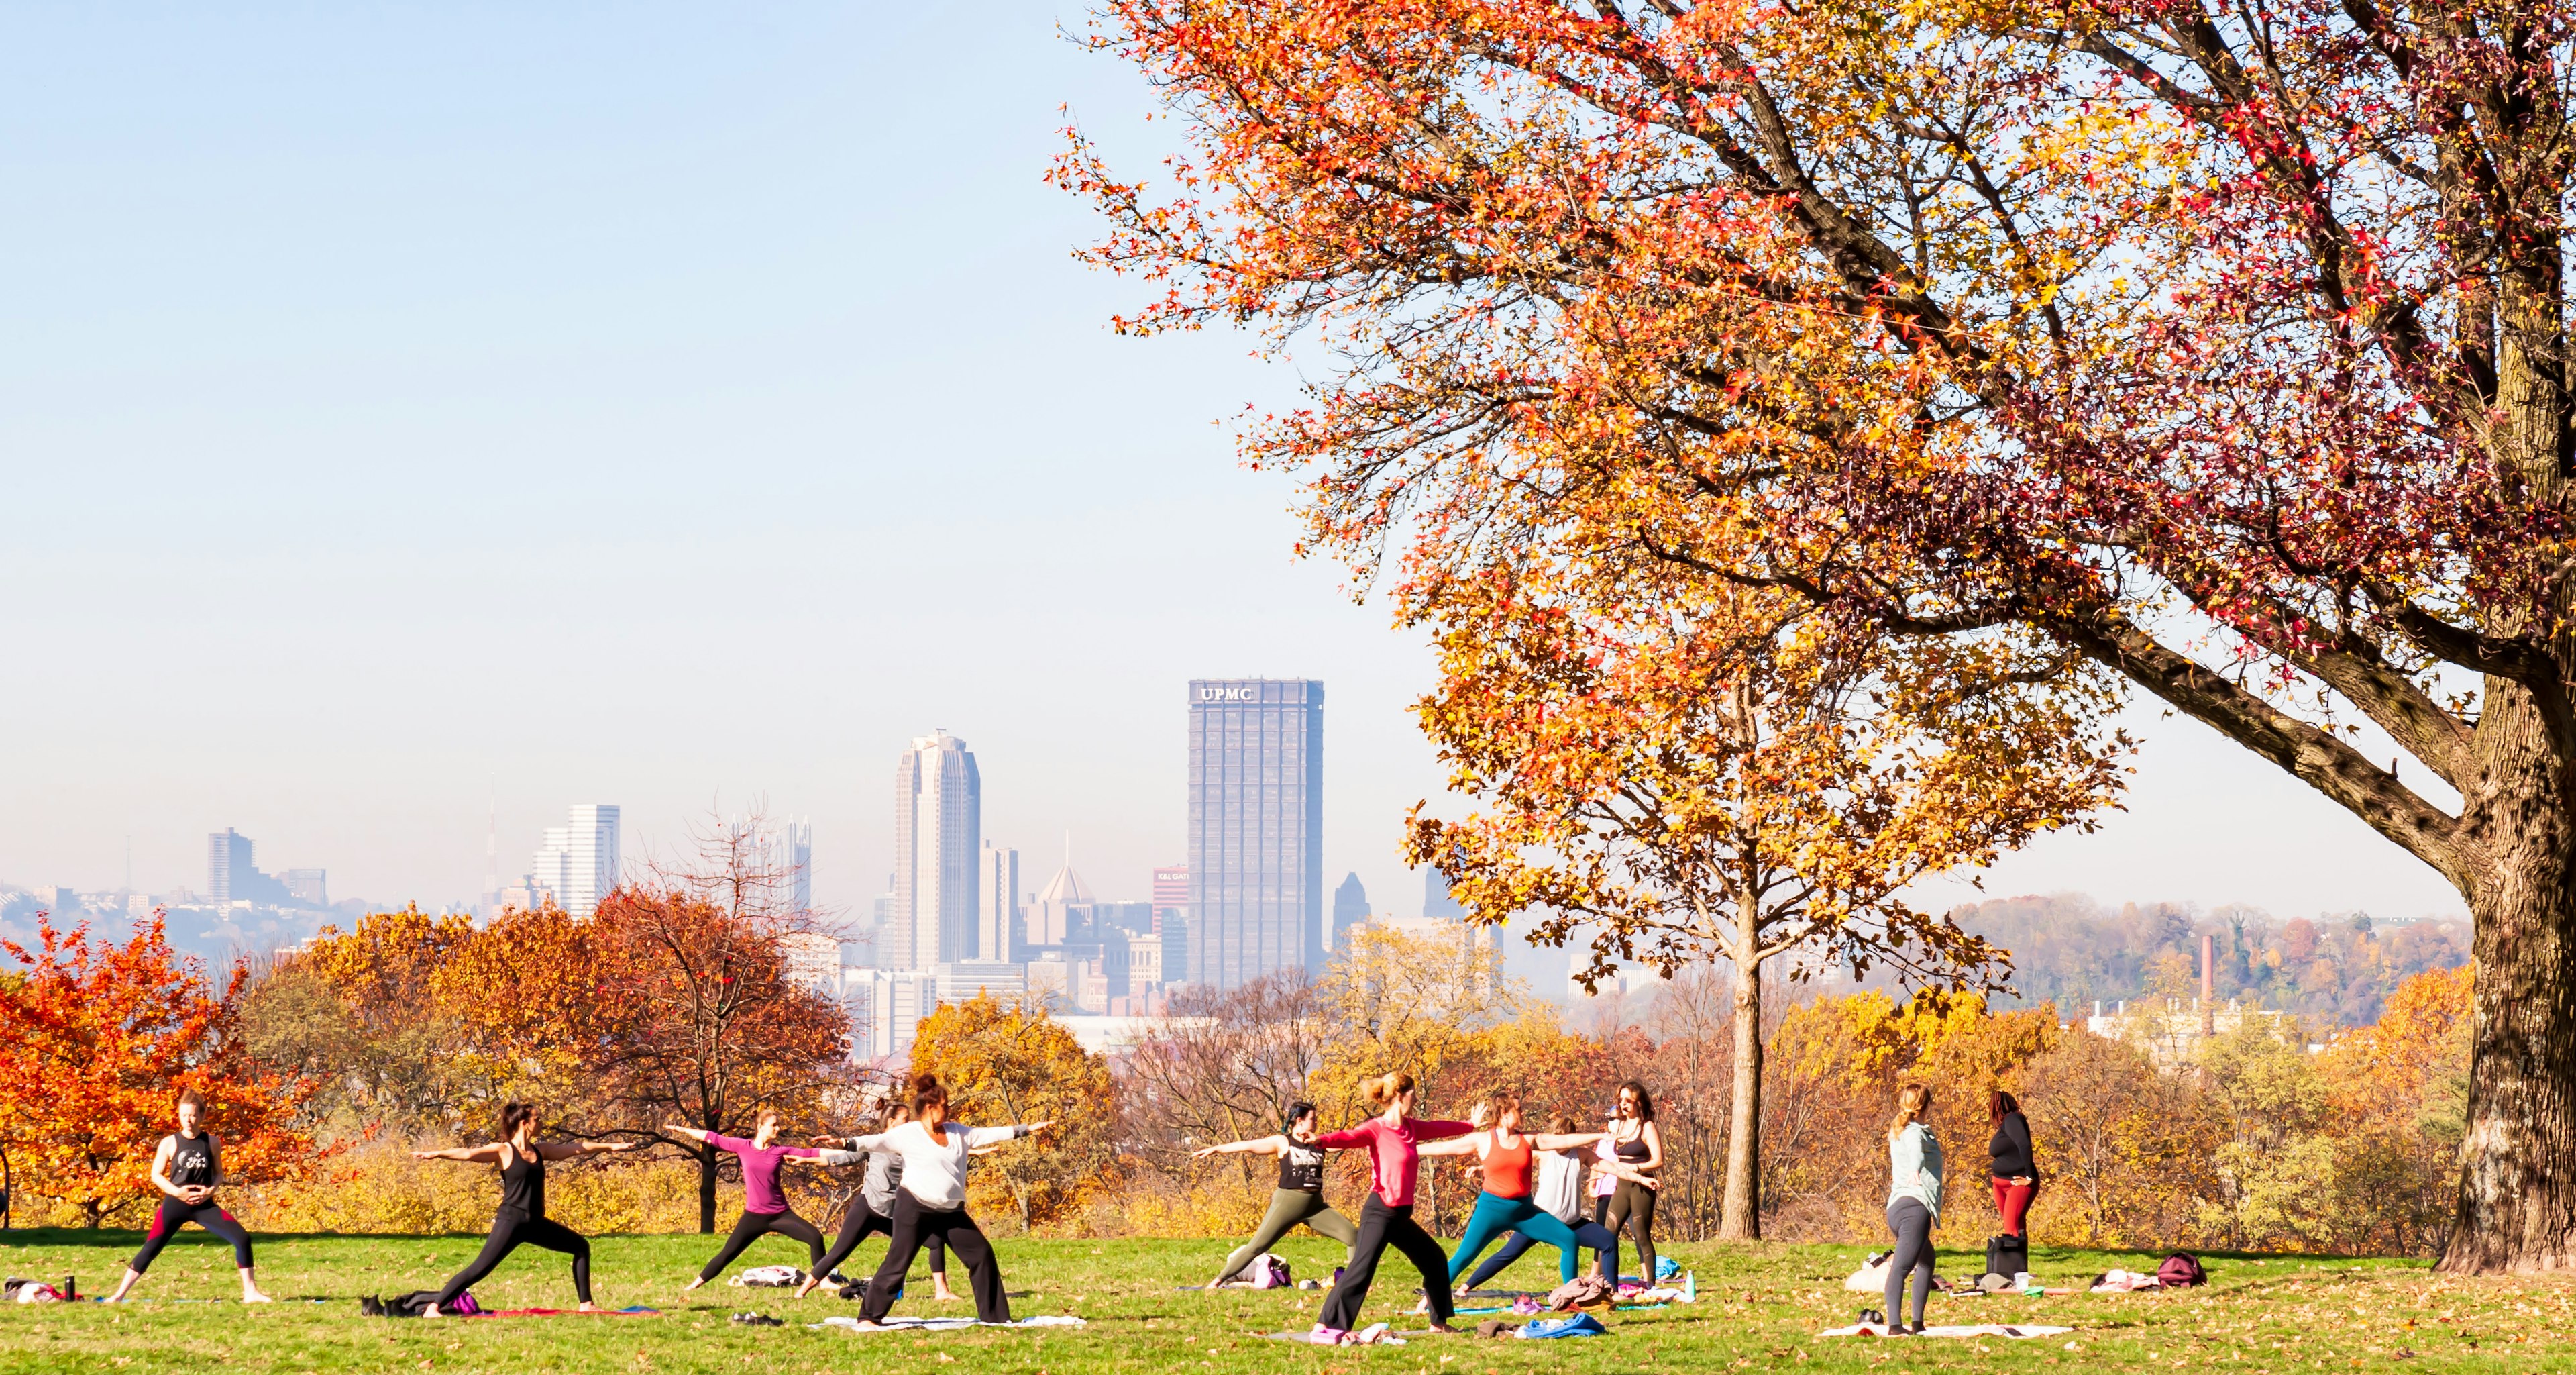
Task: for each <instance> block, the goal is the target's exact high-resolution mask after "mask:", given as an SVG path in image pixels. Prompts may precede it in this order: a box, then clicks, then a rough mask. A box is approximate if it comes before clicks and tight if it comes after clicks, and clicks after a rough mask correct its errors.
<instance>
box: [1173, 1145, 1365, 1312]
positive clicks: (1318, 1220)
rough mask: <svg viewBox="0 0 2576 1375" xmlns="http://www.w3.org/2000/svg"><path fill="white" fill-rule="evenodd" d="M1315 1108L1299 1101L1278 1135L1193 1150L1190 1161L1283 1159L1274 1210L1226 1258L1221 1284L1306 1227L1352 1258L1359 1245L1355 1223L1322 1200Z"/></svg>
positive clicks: (1321, 1161) (1321, 1154) (1212, 1285)
mask: <svg viewBox="0 0 2576 1375" xmlns="http://www.w3.org/2000/svg"><path fill="white" fill-rule="evenodd" d="M1314 1139H1315V1105H1314V1104H1312V1103H1299V1104H1297V1105H1296V1106H1295V1107H1292V1108H1290V1109H1289V1110H1288V1120H1287V1122H1285V1123H1284V1124H1282V1125H1281V1127H1280V1129H1279V1132H1278V1134H1277V1135H1275V1136H1264V1137H1260V1138H1258V1139H1255V1140H1251V1141H1229V1142H1227V1143H1226V1144H1224V1145H1222V1146H1206V1147H1202V1148H1201V1149H1199V1150H1197V1151H1193V1152H1191V1158H1192V1159H1204V1158H1206V1157H1208V1156H1211V1155H1275V1156H1277V1157H1279V1187H1278V1188H1277V1189H1275V1190H1273V1191H1272V1192H1271V1195H1270V1210H1269V1211H1268V1212H1266V1213H1264V1214H1262V1216H1261V1225H1260V1226H1259V1227H1257V1228H1255V1229H1253V1233H1252V1240H1250V1241H1247V1242H1245V1243H1244V1244H1242V1245H1241V1246H1238V1247H1236V1248H1235V1250H1234V1254H1233V1255H1230V1256H1227V1257H1226V1258H1225V1266H1224V1268H1222V1269H1220V1270H1218V1271H1217V1272H1216V1279H1215V1280H1214V1281H1213V1282H1211V1283H1210V1284H1209V1285H1208V1288H1210V1289H1214V1288H1216V1287H1217V1285H1220V1284H1223V1283H1225V1282H1226V1281H1227V1280H1230V1279H1233V1278H1234V1277H1235V1276H1236V1275H1238V1274H1240V1273H1242V1271H1243V1267H1245V1266H1247V1265H1250V1264H1251V1263H1252V1259H1253V1257H1255V1256H1258V1255H1260V1254H1261V1253H1262V1252H1264V1251H1267V1250H1269V1249H1270V1248H1271V1246H1272V1245H1274V1244H1276V1243H1277V1242H1278V1240H1279V1239H1280V1238H1281V1237H1284V1236H1286V1235H1288V1234H1289V1233H1290V1232H1292V1231H1294V1230H1296V1228H1297V1227H1298V1225H1299V1224H1301V1223H1302V1224H1304V1225H1305V1226H1306V1227H1308V1228H1309V1229H1311V1230H1313V1231H1314V1232H1316V1233H1317V1234H1319V1235H1322V1236H1327V1237H1330V1238H1332V1239H1333V1240H1335V1241H1338V1242H1340V1243H1341V1244H1342V1254H1343V1258H1344V1259H1345V1260H1348V1258H1349V1255H1350V1248H1351V1247H1352V1246H1354V1245H1356V1244H1357V1243H1358V1241H1359V1229H1358V1228H1355V1227H1353V1226H1351V1220H1350V1219H1349V1218H1346V1217H1344V1216H1342V1215H1341V1214H1340V1213H1337V1212H1334V1211H1333V1210H1332V1208H1331V1207H1330V1206H1329V1205H1327V1204H1326V1203H1325V1202H1324V1154H1325V1153H1324V1152H1323V1151H1322V1150H1320V1149H1318V1148H1317V1147H1316V1146H1314V1145H1313V1144H1312V1143H1313V1141H1314Z"/></svg>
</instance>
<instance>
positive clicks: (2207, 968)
mask: <svg viewBox="0 0 2576 1375" xmlns="http://www.w3.org/2000/svg"><path fill="white" fill-rule="evenodd" d="M2217 956H2218V938H2217V937H2216V936H2214V935H2212V934H2211V933H2209V932H2207V931H2203V932H2201V933H2200V1034H2201V1035H2203V1036H2215V1035H2217V1034H2218V959H2217Z"/></svg>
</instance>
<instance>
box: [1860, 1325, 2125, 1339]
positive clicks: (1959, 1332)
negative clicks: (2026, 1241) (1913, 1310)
mask: <svg viewBox="0 0 2576 1375" xmlns="http://www.w3.org/2000/svg"><path fill="white" fill-rule="evenodd" d="M2074 1330H2075V1329H2074V1328H2071V1327H2040V1326H2036V1325H2033V1324H2030V1323H2012V1324H2009V1325H2007V1324H2004V1323H1982V1324H1979V1325H1978V1326H1975V1327H1927V1328H1924V1329H1923V1330H1922V1331H1921V1332H1920V1333H1917V1334H1916V1335H1918V1336H1924V1337H2055V1336H2059V1335H2061V1334H2064V1333H2068V1332H2072V1331H2074ZM1816 1335H1817V1336H1819V1337H1884V1336H1886V1335H1887V1329H1886V1328H1884V1327H1880V1326H1878V1325H1877V1324H1875V1323H1862V1324H1861V1325H1859V1326H1858V1327H1837V1328H1834V1329H1832V1330H1830V1331H1825V1332H1819V1333H1817V1334H1816Z"/></svg>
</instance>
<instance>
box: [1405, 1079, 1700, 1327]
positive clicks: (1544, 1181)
mask: <svg viewBox="0 0 2576 1375" xmlns="http://www.w3.org/2000/svg"><path fill="white" fill-rule="evenodd" d="M1547 1130H1548V1135H1549V1136H1551V1137H1559V1136H1571V1137H1573V1138H1574V1139H1575V1140H1576V1141H1578V1142H1580V1143H1581V1145H1578V1146H1576V1147H1573V1148H1570V1149H1566V1150H1546V1149H1541V1150H1540V1151H1539V1152H1538V1156H1537V1161H1538V1164H1537V1168H1536V1170H1535V1171H1534V1173H1535V1175H1536V1178H1535V1179H1534V1180H1533V1182H1532V1185H1531V1188H1530V1202H1532V1203H1534V1204H1537V1205H1538V1209H1539V1211H1540V1212H1543V1213H1545V1214H1547V1215H1548V1216H1549V1217H1552V1218H1554V1219H1556V1220H1557V1221H1558V1222H1561V1223H1564V1224H1565V1225H1566V1227H1567V1228H1568V1229H1570V1230H1571V1231H1572V1232H1573V1233H1574V1239H1575V1241H1576V1242H1577V1243H1578V1244H1580V1245H1583V1246H1587V1247H1590V1248H1591V1249H1592V1250H1594V1251H1596V1252H1598V1253H1600V1255H1601V1257H1602V1259H1601V1260H1600V1261H1599V1265H1600V1268H1602V1269H1604V1270H1608V1271H1611V1272H1613V1273H1616V1272H1617V1271H1618V1269H1619V1234H1618V1233H1616V1232H1613V1231H1611V1230H1610V1229H1608V1228H1606V1227H1604V1226H1602V1225H1601V1224H1600V1223H1597V1222H1594V1221H1593V1220H1592V1219H1590V1218H1588V1217H1585V1216H1584V1215H1583V1179H1584V1174H1585V1170H1584V1164H1585V1158H1586V1157H1587V1156H1588V1155H1589V1154H1590V1152H1588V1151H1585V1150H1583V1149H1582V1146H1588V1145H1590V1144H1592V1142H1593V1141H1594V1140H1596V1139H1597V1138H1598V1137H1599V1135H1600V1134H1599V1133H1598V1132H1589V1133H1584V1134H1582V1135H1580V1136H1576V1135H1575V1133H1574V1118H1573V1117H1572V1116H1571V1115H1569V1114H1566V1113H1558V1114H1557V1115H1556V1116H1554V1117H1552V1118H1550V1119H1548V1124H1547ZM1428 1153H1429V1152H1425V1154H1428ZM1647 1179H1648V1181H1649V1187H1651V1186H1652V1180H1653V1176H1651V1175H1649V1176H1647ZM1481 1202H1482V1200H1479V1203H1481ZM1538 1244H1539V1238H1538V1237H1536V1236H1533V1235H1531V1232H1530V1229H1529V1228H1527V1227H1514V1228H1513V1229H1512V1235H1511V1239H1510V1240H1508V1241H1506V1242H1504V1243H1503V1249H1501V1250H1499V1251H1496V1252H1495V1253H1494V1254H1493V1255H1491V1256H1488V1257H1486V1259H1485V1263H1484V1264H1482V1265H1479V1266H1477V1267H1476V1272H1475V1273H1474V1274H1472V1275H1469V1276H1468V1277H1467V1282H1466V1284H1464V1285H1463V1286H1461V1291H1462V1292H1464V1291H1466V1290H1474V1289H1479V1288H1482V1287H1483V1286H1484V1283H1485V1281H1487V1280H1490V1279H1492V1278H1493V1277H1494V1276H1496V1275H1499V1274H1501V1273H1502V1272H1503V1271H1504V1270H1505V1269H1507V1268H1509V1267H1510V1265H1511V1263H1512V1262H1513V1261H1516V1260H1519V1259H1520V1258H1521V1256H1522V1255H1523V1254H1524V1253H1525V1252H1527V1251H1528V1250H1529V1249H1530V1248H1531V1247H1533V1246H1536V1245H1538ZM1459 1254H1462V1255H1463V1254H1466V1246H1465V1243H1463V1242H1462V1243H1460V1245H1459ZM1558 1257H1559V1264H1558V1267H1557V1269H1558V1273H1559V1276H1560V1278H1559V1281H1558V1282H1559V1283H1563V1282H1565V1281H1567V1280H1571V1279H1573V1278H1574V1272H1573V1271H1572V1270H1571V1269H1570V1268H1568V1267H1569V1266H1570V1265H1571V1264H1572V1257H1570V1256H1568V1255H1566V1254H1565V1252H1564V1251H1563V1249H1562V1248H1559V1251H1558ZM1469 1258H1470V1259H1473V1257H1472V1256H1470V1257H1469ZM1450 1259H1451V1263H1452V1265H1453V1266H1454V1265H1455V1264H1456V1260H1457V1257H1456V1256H1452V1257H1451V1258H1450Z"/></svg>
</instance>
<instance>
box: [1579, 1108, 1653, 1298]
mask: <svg viewBox="0 0 2576 1375" xmlns="http://www.w3.org/2000/svg"><path fill="white" fill-rule="evenodd" d="M1609 1137H1610V1148H1611V1153H1612V1154H1613V1155H1614V1156H1615V1157H1616V1159H1615V1160H1614V1161H1609V1162H1604V1163H1602V1164H1600V1165H1598V1166H1596V1167H1595V1168H1596V1169H1598V1170H1599V1171H1601V1172H1602V1173H1604V1174H1607V1175H1611V1176H1614V1177H1616V1178H1617V1179H1618V1181H1619V1187H1618V1188H1617V1189H1615V1190H1613V1191H1611V1194H1610V1197H1609V1200H1608V1201H1607V1202H1606V1203H1605V1204H1604V1205H1603V1207H1602V1209H1601V1225H1602V1226H1603V1227H1604V1228H1606V1229H1608V1230H1609V1232H1610V1233H1611V1235H1613V1236H1616V1235H1618V1234H1619V1233H1620V1232H1623V1231H1624V1232H1626V1233H1627V1234H1628V1235H1629V1236H1630V1237H1632V1238H1634V1239H1635V1241H1636V1243H1637V1274H1638V1278H1640V1279H1642V1280H1644V1281H1645V1282H1646V1287H1647V1288H1649V1289H1651V1288H1653V1287H1654V1286H1655V1284H1656V1279H1655V1188H1656V1183H1657V1181H1656V1175H1657V1174H1658V1173H1659V1172H1660V1171H1661V1170H1662V1169H1663V1167H1664V1133H1663V1129H1662V1128H1661V1127H1658V1126H1656V1125H1655V1100H1654V1098H1653V1097H1651V1096H1650V1095H1648V1094H1647V1092H1646V1086H1645V1085H1643V1084H1640V1083H1638V1082H1637V1081H1635V1080H1633V1079H1631V1080H1629V1081H1628V1082H1627V1083H1624V1084H1621V1085H1620V1086H1619V1106H1618V1115H1617V1116H1615V1117H1613V1118H1611V1119H1610V1133H1609ZM1602 1259H1603V1260H1604V1261H1605V1262H1607V1261H1608V1260H1609V1259H1610V1253H1607V1252H1605V1253H1603V1256H1602ZM1602 1278H1603V1279H1606V1280H1608V1281H1610V1282H1611V1283H1612V1284H1614V1285H1615V1284H1617V1283H1618V1282H1619V1277H1618V1276H1617V1275H1603V1276H1602Z"/></svg>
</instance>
